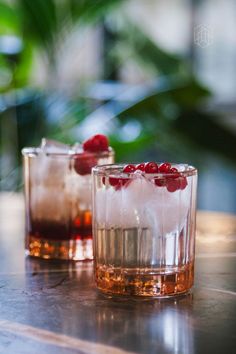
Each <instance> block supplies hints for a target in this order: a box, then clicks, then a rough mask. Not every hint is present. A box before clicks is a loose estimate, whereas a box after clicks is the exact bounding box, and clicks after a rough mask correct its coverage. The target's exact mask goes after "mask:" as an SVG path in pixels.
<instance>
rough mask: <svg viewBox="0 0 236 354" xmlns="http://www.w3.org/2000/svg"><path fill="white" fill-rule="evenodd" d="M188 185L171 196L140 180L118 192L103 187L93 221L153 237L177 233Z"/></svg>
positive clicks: (183, 216)
mask: <svg viewBox="0 0 236 354" xmlns="http://www.w3.org/2000/svg"><path fill="white" fill-rule="evenodd" d="M190 194H191V190H190V187H189V185H188V186H187V187H186V188H185V189H184V190H178V191H176V192H174V193H170V192H168V191H167V189H166V188H165V187H163V188H159V187H156V186H155V185H154V184H153V183H152V182H151V181H148V180H147V179H145V178H144V177H143V176H140V177H139V178H137V179H135V180H133V181H132V183H130V184H129V185H128V186H127V187H123V188H121V189H120V190H115V189H114V188H109V189H105V188H104V187H103V188H102V189H100V190H98V191H97V194H96V218H97V222H98V223H105V224H106V226H107V227H111V226H113V227H123V228H131V227H141V228H146V227H148V228H150V229H152V230H153V233H154V234H155V235H157V236H158V235H160V236H161V235H166V234H168V233H171V232H174V231H177V232H178V231H179V232H180V231H181V229H182V228H183V226H184V223H185V221H186V217H187V213H188V210H189V208H190Z"/></svg>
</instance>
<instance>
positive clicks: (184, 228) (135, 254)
mask: <svg viewBox="0 0 236 354" xmlns="http://www.w3.org/2000/svg"><path fill="white" fill-rule="evenodd" d="M174 167H177V168H178V170H179V171H181V172H180V177H179V178H181V180H180V186H181V187H180V188H179V189H177V190H176V191H174V192H170V191H168V189H167V187H166V185H165V183H166V181H170V179H169V176H168V175H165V174H156V175H147V174H143V173H141V172H140V171H139V172H137V173H133V174H125V175H124V174H122V168H123V166H122V165H111V166H108V165H107V166H97V167H95V168H93V236H94V267H95V279H96V284H97V287H98V289H99V290H101V291H102V292H103V293H106V294H108V295H133V296H147V297H148V296H151V297H153V296H154V297H165V296H172V295H178V294H183V293H186V292H188V291H189V290H190V289H191V287H192V285H193V281H194V253H195V252H194V245H195V216H196V189H197V170H196V169H195V168H194V167H191V166H188V165H174ZM119 177H120V178H121V183H120V184H118V185H117V184H116V185H115V186H114V178H119ZM157 181H158V182H157ZM161 181H162V182H163V181H164V183H160V182H161ZM181 181H184V184H183V183H182V182H181ZM168 183H169V182H168ZM170 183H171V182H170ZM181 183H182V184H181ZM170 189H171V188H170Z"/></svg>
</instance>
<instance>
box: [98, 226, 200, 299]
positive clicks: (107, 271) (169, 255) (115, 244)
mask: <svg viewBox="0 0 236 354" xmlns="http://www.w3.org/2000/svg"><path fill="white" fill-rule="evenodd" d="M97 230H98V231H97V234H96V243H95V245H94V247H95V252H96V254H97V257H96V260H95V278H96V283H97V287H98V289H99V290H101V291H102V292H103V293H106V294H108V295H109V294H110V295H127V296H129V295H132V296H135V295H136V296H147V297H148V296H152V297H153V296H154V297H155V296H157V297H158V296H161V297H163V296H167V297H168V296H172V295H178V294H183V293H186V292H187V291H188V290H189V289H190V288H191V287H192V285H193V280H194V260H193V259H188V249H189V247H190V243H188V239H187V234H186V230H184V229H183V230H182V232H181V233H180V234H178V233H177V232H176V233H174V232H173V233H172V234H168V235H167V236H164V237H157V238H156V239H153V238H151V233H150V230H148V229H141V230H139V229H137V228H130V229H121V228H120V229H102V228H100V229H99V228H98V229H97ZM167 238H168V240H167ZM167 247H168V251H166V249H167Z"/></svg>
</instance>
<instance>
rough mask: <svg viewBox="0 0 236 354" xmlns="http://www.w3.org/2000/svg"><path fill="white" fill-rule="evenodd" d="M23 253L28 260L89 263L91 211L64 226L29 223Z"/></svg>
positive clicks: (35, 221)
mask: <svg viewBox="0 0 236 354" xmlns="http://www.w3.org/2000/svg"><path fill="white" fill-rule="evenodd" d="M26 249H27V250H28V254H29V255H30V256H36V257H42V258H60V259H74V260H85V259H92V258H93V250H92V219H91V211H90V210H85V211H81V212H80V214H79V215H77V216H76V218H75V219H74V220H68V221H67V222H64V223H63V222H60V221H59V222H57V221H47V220H45V221H44V220H37V219H36V220H34V219H32V220H31V228H30V232H29V233H28V235H27V236H26Z"/></svg>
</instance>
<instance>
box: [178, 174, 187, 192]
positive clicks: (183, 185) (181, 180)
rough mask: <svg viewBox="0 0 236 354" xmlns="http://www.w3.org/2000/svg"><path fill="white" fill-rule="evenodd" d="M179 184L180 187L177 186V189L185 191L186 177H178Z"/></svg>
mask: <svg viewBox="0 0 236 354" xmlns="http://www.w3.org/2000/svg"><path fill="white" fill-rule="evenodd" d="M179 181H180V182H179V184H180V186H179V188H180V189H182V190H183V189H185V188H186V187H187V185H188V182H187V178H186V177H180V178H179Z"/></svg>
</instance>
